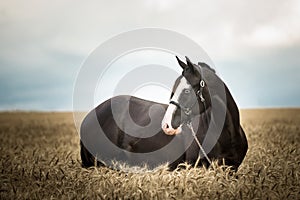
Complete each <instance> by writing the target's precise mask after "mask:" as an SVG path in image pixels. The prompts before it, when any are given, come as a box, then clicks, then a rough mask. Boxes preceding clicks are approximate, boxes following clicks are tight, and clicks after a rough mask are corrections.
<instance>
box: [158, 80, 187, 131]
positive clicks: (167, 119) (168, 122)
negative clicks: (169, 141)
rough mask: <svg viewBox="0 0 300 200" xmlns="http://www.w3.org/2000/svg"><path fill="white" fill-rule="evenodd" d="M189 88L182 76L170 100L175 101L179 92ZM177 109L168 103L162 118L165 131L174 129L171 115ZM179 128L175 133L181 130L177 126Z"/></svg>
mask: <svg viewBox="0 0 300 200" xmlns="http://www.w3.org/2000/svg"><path fill="white" fill-rule="evenodd" d="M188 88H190V84H189V83H188V82H187V80H186V79H185V77H182V78H181V79H180V82H179V84H178V86H177V88H176V90H175V92H174V95H173V97H172V98H171V101H174V102H177V103H178V100H179V97H180V95H181V93H182V92H183V91H184V90H185V89H188ZM176 109H177V106H175V105H173V104H169V106H168V108H167V111H166V113H165V116H164V118H163V120H162V129H163V130H164V131H165V132H169V131H171V132H172V130H173V131H174V128H173V127H172V116H173V115H174V113H175V111H176ZM178 129H179V130H177V133H180V132H181V127H178Z"/></svg>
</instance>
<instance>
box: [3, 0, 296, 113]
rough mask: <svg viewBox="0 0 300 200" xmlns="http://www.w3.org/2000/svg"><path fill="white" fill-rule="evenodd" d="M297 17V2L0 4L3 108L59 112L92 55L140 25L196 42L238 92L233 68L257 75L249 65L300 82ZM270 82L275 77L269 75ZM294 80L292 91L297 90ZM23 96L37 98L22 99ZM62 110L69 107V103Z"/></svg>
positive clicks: (64, 0)
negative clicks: (299, 75) (185, 37)
mask: <svg viewBox="0 0 300 200" xmlns="http://www.w3.org/2000/svg"><path fill="white" fill-rule="evenodd" d="M299 18H300V3H299V1H297V0H287V1H276V2H274V1H271V0H266V1H258V0H255V1H248V2H247V1H238V0H228V1H202V0H200V1H188V2H187V1H181V0H176V1H174V0H166V1H160V0H147V1H138V0H135V1H130V3H129V2H128V1H114V0H112V1H86V2H82V1H71V0H62V1H58V0H54V1H51V2H47V3H45V2H42V1H37V0H29V1H26V2H25V1H24V2H23V1H16V0H12V1H2V2H0V29H1V31H0V43H1V47H0V65H1V75H0V78H1V92H2V96H1V100H0V103H1V109H5V108H7V109H10V108H12V107H18V108H20V109H26V108H30V109H35V108H36V109H41V108H46V107H48V108H52V109H55V108H56V107H57V108H58V107H59V108H60V105H58V103H57V102H59V101H58V99H64V101H65V102H71V98H72V94H71V93H72V92H71V91H70V90H71V89H70V88H72V85H73V82H74V81H75V78H76V73H77V71H78V69H79V67H80V65H81V63H82V62H83V60H84V59H85V58H86V57H87V56H88V54H89V53H90V52H91V51H92V50H93V49H95V48H96V47H97V46H98V45H99V44H101V43H102V42H103V41H105V40H107V39H108V38H110V37H111V36H113V35H115V34H118V33H120V32H124V31H128V30H131V29H136V28H140V27H161V28H166V29H170V30H174V31H177V32H180V33H182V34H184V35H186V36H188V37H190V38H191V39H193V40H194V41H196V42H197V43H198V44H200V45H201V46H202V47H203V48H204V49H205V50H206V51H207V52H208V54H209V55H210V56H211V58H212V59H213V60H214V61H215V62H216V63H217V64H218V65H219V64H220V65H221V64H224V65H225V70H224V68H222V67H218V68H220V71H221V72H222V73H225V78H226V79H228V80H230V85H233V88H234V89H233V90H234V91H238V90H239V89H238V86H235V85H237V84H238V82H236V81H235V79H234V78H235V76H236V75H234V74H235V73H246V74H248V76H247V77H253V78H255V77H256V76H259V74H256V73H257V72H256V71H255V70H250V71H247V70H248V68H247V66H250V65H251V67H253V68H254V69H257V70H258V69H260V68H263V69H264V70H265V71H264V72H263V74H267V73H268V72H269V71H270V74H269V77H273V76H274V77H277V75H278V73H279V72H280V73H283V72H285V73H287V74H286V76H285V77H294V79H295V80H294V79H293V80H294V81H295V82H297V80H298V79H297V78H296V77H295V76H296V75H295V74H294V73H293V71H295V70H297V69H298V67H299V63H298V61H297V58H298V56H297V55H298V54H299V48H298V46H299V44H300V24H299ZM268 52H269V54H268V55H265V54H266V53H268ZM276 59H277V60H278V63H281V64H283V61H284V63H285V64H286V65H288V66H289V70H287V71H286V70H285V67H279V69H278V71H276V72H272V69H273V67H274V63H273V61H274V60H276ZM249 60H251V62H250V61H249ZM295 60H296V61H295ZM272 63H273V64H272ZM232 65H234V67H235V68H234V67H233V66H232ZM252 65H254V66H252ZM275 65H276V63H275ZM221 66H222V65H221ZM245 66H246V67H245ZM239 68H241V69H240V70H237V69H239ZM227 70H232V71H231V72H227ZM285 77H284V78H283V79H284V80H286V81H287V80H288V79H287V78H285ZM266 80H269V81H271V79H270V78H269V79H266ZM247 81H249V82H252V80H250V79H248V80H247ZM256 81H258V82H261V81H262V80H261V79H259V80H256ZM267 82H268V81H267ZM268 83H269V82H268ZM297 83H298V82H297ZM243 84H245V85H248V84H249V83H243ZM238 85H239V84H238ZM291 85H292V86H289V88H297V86H295V84H293V83H291ZM63 86H65V87H63ZM242 86H243V85H241V88H242ZM235 88H236V89H235ZM272 88H275V87H274V86H273V85H271V84H270V85H269V86H268V88H266V90H267V91H270V92H271V91H273V90H272ZM24 91H26V92H24ZM44 91H48V92H44ZM16 94H19V96H16ZM48 94H49V96H47V95H48ZM51 94H52V95H51ZM237 94H238V95H237V96H239V97H237V98H239V99H241V102H242V103H241V105H243V106H247V105H251V106H255V105H260V104H261V103H260V102H264V101H265V103H262V105H267V104H268V102H269V104H270V105H279V103H273V102H272V101H268V100H267V99H268V98H267V97H265V98H264V99H266V100H261V101H258V100H257V102H256V103H253V102H249V98H248V96H247V94H245V93H243V92H241V91H239V92H237ZM252 95H254V96H255V97H254V98H253V99H257V98H258V97H257V98H256V95H257V94H256V93H255V92H253V94H252ZM43 96H47V97H48V99H47V100H45V99H44V98H43ZM240 96H241V97H240ZM262 96H263V95H260V96H259V98H262ZM289 96H291V97H292V95H291V94H289ZM22 97H23V98H24V99H28V102H30V98H31V99H32V101H31V102H30V103H28V104H25V103H23V100H22ZM293 97H295V96H293ZM24 101H25V100H24ZM32 102H35V103H36V105H37V106H36V107H35V106H34V105H35V103H32ZM38 102H44V103H38ZM283 103H284V102H283ZM280 105H281V104H280ZM287 105H295V104H294V103H287ZM65 107H66V108H70V107H71V105H69V104H68V103H65Z"/></svg>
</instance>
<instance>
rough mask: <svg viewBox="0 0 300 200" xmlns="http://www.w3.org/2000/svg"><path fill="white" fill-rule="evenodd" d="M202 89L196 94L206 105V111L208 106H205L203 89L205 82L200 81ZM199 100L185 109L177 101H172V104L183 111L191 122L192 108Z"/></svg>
mask: <svg viewBox="0 0 300 200" xmlns="http://www.w3.org/2000/svg"><path fill="white" fill-rule="evenodd" d="M199 85H200V88H199V90H198V91H197V92H196V94H197V97H199V98H200V101H201V102H202V103H203V105H204V109H205V110H206V105H205V99H204V97H203V89H204V87H205V82H204V80H201V81H200V84H199ZM196 102H197V100H195V101H194V103H193V104H192V106H190V107H185V106H182V105H180V104H179V103H178V102H175V101H170V104H173V105H175V106H176V107H177V108H179V109H180V110H182V111H183V112H184V113H185V114H186V115H187V116H188V117H189V121H190V120H191V119H190V115H191V114H192V108H193V107H194V106H195V104H196Z"/></svg>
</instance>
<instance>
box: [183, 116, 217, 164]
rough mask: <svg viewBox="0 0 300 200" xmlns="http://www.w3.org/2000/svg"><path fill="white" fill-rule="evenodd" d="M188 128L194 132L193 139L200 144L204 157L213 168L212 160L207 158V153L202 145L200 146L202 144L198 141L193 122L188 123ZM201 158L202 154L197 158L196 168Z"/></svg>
mask: <svg viewBox="0 0 300 200" xmlns="http://www.w3.org/2000/svg"><path fill="white" fill-rule="evenodd" d="M187 126H188V127H189V129H191V132H192V134H193V137H194V139H195V141H196V143H197V144H198V146H199V148H200V151H201V152H202V154H203V155H204V157H205V158H206V160H207V161H208V163H209V164H210V165H211V166H212V162H211V160H210V159H209V157H208V156H207V154H206V152H205V151H204V149H203V147H202V145H201V144H200V142H199V140H198V138H197V136H196V133H195V131H194V128H193V125H192V122H189V123H187ZM200 158H201V156H200V153H199V155H198V158H197V160H196V163H195V167H197V166H198V164H199V161H200Z"/></svg>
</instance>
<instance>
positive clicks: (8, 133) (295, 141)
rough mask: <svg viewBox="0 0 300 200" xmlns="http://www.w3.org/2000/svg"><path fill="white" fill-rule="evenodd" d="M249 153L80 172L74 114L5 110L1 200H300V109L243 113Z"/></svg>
mask: <svg viewBox="0 0 300 200" xmlns="http://www.w3.org/2000/svg"><path fill="white" fill-rule="evenodd" d="M241 119H242V126H243V127H244V130H245V132H246V135H247V138H248V142H249V150H248V153H247V155H246V158H245V160H244V162H243V163H242V165H241V166H240V168H239V171H238V172H237V173H234V174H232V175H230V173H229V172H230V171H229V170H228V169H226V167H224V166H219V167H217V168H216V169H214V170H213V169H203V168H200V169H199V168H197V169H195V168H193V167H189V166H187V168H188V169H181V170H175V171H172V172H170V171H168V170H167V168H166V167H165V166H162V167H159V168H157V169H155V170H153V171H147V170H144V171H140V172H139V173H136V172H135V173H134V172H122V171H115V170H111V169H108V168H95V167H94V168H90V169H84V168H82V167H81V161H80V156H79V137H78V134H77V132H76V129H75V126H74V123H73V116H72V113H50V112H45V113H38V112H2V113H0V134H1V135H0V141H1V142H0V144H1V146H0V151H1V153H0V156H1V162H0V169H1V174H0V183H1V185H0V199H82V198H85V199H86V198H87V199H95V198H98V199H203V198H204V199H300V152H299V150H300V109H260V110H242V111H241Z"/></svg>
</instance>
